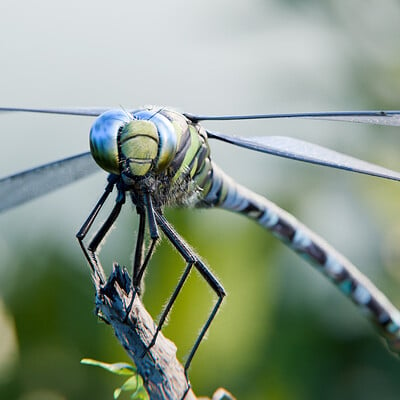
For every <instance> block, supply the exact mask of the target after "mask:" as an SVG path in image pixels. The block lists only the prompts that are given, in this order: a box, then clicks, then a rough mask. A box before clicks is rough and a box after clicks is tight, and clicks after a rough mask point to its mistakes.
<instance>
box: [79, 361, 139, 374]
mask: <svg viewBox="0 0 400 400" xmlns="http://www.w3.org/2000/svg"><path fill="white" fill-rule="evenodd" d="M81 364H86V365H93V366H95V367H100V368H104V369H105V370H107V371H110V372H112V373H113V374H116V375H135V374H136V373H137V370H136V367H134V366H133V365H131V364H127V363H114V364H109V363H105V362H101V361H97V360H93V359H91V358H83V359H82V360H81Z"/></svg>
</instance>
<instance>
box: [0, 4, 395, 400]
mask: <svg viewBox="0 0 400 400" xmlns="http://www.w3.org/2000/svg"><path fill="white" fill-rule="evenodd" d="M399 22H400V4H399V3H398V2H397V1H394V0H393V1H390V0H388V1H384V2H382V1H378V0H371V1H365V0H364V1H361V0H353V1H351V2H348V1H344V0H340V1H337V0H335V1H333V0H331V1H325V2H318V1H313V0H308V1H303V2H301V1H295V0H286V1H283V0H281V1H278V0H271V1H261V0H250V1H249V0H238V1H235V2H232V1H227V0H222V1H218V0H217V1H211V0H202V1H193V2H184V1H179V0H171V1H149V2H143V1H141V2H137V1H115V2H113V3H112V5H111V3H110V2H106V1H102V0H101V1H86V2H81V1H77V0H71V1H68V2H66V1H64V2H58V1H49V0H47V1H45V0H42V1H40V0H39V1H36V2H28V1H25V2H24V1H23V2H13V1H11V0H2V2H1V3H0V33H1V34H0V55H1V56H0V57H1V63H0V71H1V73H0V88H1V90H0V103H1V105H5V106H6V105H10V106H12V105H15V106H24V105H27V106H37V107H40V106H103V105H106V106H110V107H119V106H120V105H122V106H124V107H127V108H128V107H134V106H139V105H143V104H162V105H169V106H175V107H178V108H180V109H181V110H184V111H188V112H192V113H204V114H205V113H210V114H223V113H225V114H228V113H229V114H231V113H257V112H290V111H323V110H352V109H376V108H377V109H399V108H400V56H399V55H400V44H399V40H398V38H399V37H400V23H399ZM91 122H92V121H91V119H90V118H88V119H84V118H80V117H76V118H73V117H61V116H43V115H9V114H4V115H2V116H1V118H0V131H1V138H2V145H1V149H2V156H1V157H0V171H1V176H6V175H8V174H11V173H14V172H17V171H20V170H23V169H26V168H29V167H33V166H36V165H38V164H41V163H45V162H48V161H52V160H55V159H58V158H61V157H66V156H69V155H72V154H75V153H79V152H83V151H86V150H87V148H88V144H87V133H88V130H89V128H90V124H91ZM207 126H208V127H210V128H213V129H216V130H217V129H218V130H220V131H222V132H225V133H232V134H240V135H250V136H252V135H257V134H259V135H261V134H273V135H288V136H293V137H298V138H302V139H304V140H311V141H315V142H316V143H319V144H322V145H326V146H330V147H332V148H334V149H336V150H339V151H344V152H347V153H349V154H352V155H355V156H357V157H361V158H365V159H367V160H370V161H372V162H376V163H380V164H383V165H385V166H387V167H390V168H393V169H397V170H399V169H400V161H399V157H398V154H399V144H400V138H399V132H398V129H394V128H388V127H372V126H362V125H350V124H344V123H330V122H315V121H314V122H312V121H274V122H271V121H269V122H266V121H264V122H260V121H258V122H229V123H228V122H226V123H214V124H212V123H209V124H207ZM212 151H213V154H214V160H215V161H216V162H217V163H218V164H219V165H220V166H221V167H223V168H224V169H225V170H226V171H227V172H228V173H230V174H231V176H232V177H234V178H235V179H237V180H238V181H239V182H241V183H244V184H246V185H247V186H249V187H250V188H251V189H253V190H255V191H257V192H258V193H260V194H263V195H265V196H267V197H268V198H269V199H271V200H273V201H275V202H276V203H278V204H279V205H281V206H282V207H284V208H286V209H287V210H288V211H290V212H291V213H293V214H294V215H296V216H297V217H298V218H299V219H301V220H302V221H303V222H305V223H306V224H307V225H308V226H309V227H310V228H312V229H314V230H315V231H316V232H318V233H319V234H321V235H322V236H323V237H325V238H326V239H327V240H328V241H329V242H330V243H331V244H332V245H333V246H335V247H336V248H337V249H338V250H339V251H341V252H342V253H343V254H345V255H346V256H347V257H348V258H349V259H350V260H351V261H352V262H353V263H354V264H355V265H357V266H358V267H359V268H360V269H361V270H362V271H363V272H364V273H366V274H367V275H368V276H369V277H371V279H372V280H373V281H374V282H375V283H376V284H377V285H378V286H379V287H380V288H382V289H383V290H384V291H385V293H387V294H388V296H389V297H390V299H391V300H392V301H393V302H394V303H395V304H397V305H400V291H399V287H400V273H399V265H400V263H399V261H400V260H399V258H400V251H399V245H398V242H399V238H400V225H399V222H400V219H399V217H398V215H399V214H398V204H399V199H400V189H399V186H398V184H396V183H395V182H389V181H384V180H379V179H376V178H370V177H365V176H357V175H355V174H351V173H345V172H341V171H334V170H328V169H325V168H320V167H314V166H308V165H302V164H301V163H298V162H293V161H287V160H281V159H277V158H274V157H269V156H266V155H262V154H256V153H251V152H249V151H246V150H240V149H236V148H233V147H231V146H229V145H227V144H222V143H212ZM104 185H105V174H103V173H101V172H99V174H98V175H97V176H95V177H91V178H88V179H85V180H83V181H82V182H79V183H77V184H74V185H72V186H69V187H66V188H65V189H62V190H60V191H58V192H56V193H54V194H51V195H48V196H45V197H44V198H41V199H38V200H36V201H33V202H31V203H29V204H26V205H24V206H21V207H18V208H16V209H14V210H12V211H9V212H7V213H5V214H4V215H1V219H0V398H1V399H18V400H37V399H45V400H61V399H86V398H96V399H111V398H112V393H113V389H114V388H115V387H116V386H118V385H119V384H120V383H121V379H120V378H118V377H116V376H112V375H111V374H108V373H107V372H105V371H102V370H97V369H96V368H93V367H87V366H82V365H80V364H79V361H80V359H81V358H83V357H91V358H96V359H99V360H103V361H107V362H117V361H128V359H127V356H126V355H125V353H124V351H123V350H122V349H121V348H120V347H119V345H118V343H117V341H116V340H115V339H114V337H113V333H112V331H111V328H110V327H108V326H106V325H105V324H103V323H101V322H99V321H98V320H97V319H96V317H95V316H94V313H93V309H94V302H93V301H94V296H93V295H94V293H93V288H92V285H91V282H90V278H89V269H88V268H87V266H86V264H85V260H84V257H83V255H82V254H81V252H80V249H79V247H78V245H77V243H76V240H75V238H74V235H75V233H76V231H77V230H78V229H79V227H80V226H81V224H82V222H83V221H84V219H85V217H86V216H87V214H88V212H89V211H90V209H91V207H92V206H93V205H94V203H95V202H96V200H97V198H98V197H99V195H100V194H101V192H102V190H103V187H104ZM105 215H106V213H104V215H103V216H102V217H103V218H104V217H105ZM167 216H168V217H169V219H170V221H171V222H172V223H173V224H174V225H175V227H176V228H177V230H178V231H179V232H180V233H181V234H182V235H183V237H185V238H186V239H187V241H188V242H189V243H191V244H192V245H193V246H194V248H195V249H196V250H197V251H198V253H199V254H201V255H202V257H203V259H204V260H206V261H207V262H208V264H209V265H210V266H211V268H212V269H213V271H215V273H216V274H217V276H218V277H219V278H220V280H221V281H222V282H223V283H224V286H225V288H226V290H227V292H228V296H227V298H226V301H225V303H224V305H223V307H222V309H221V311H220V313H219V314H218V316H217V318H216V320H215V322H214V324H213V325H212V327H211V329H210V332H209V335H208V339H207V340H206V341H205V342H204V343H203V344H202V345H201V347H200V349H199V351H198V354H197V356H196V357H195V359H194V360H193V363H192V368H191V371H190V376H191V380H192V384H193V388H194V390H195V392H196V394H198V395H208V396H210V395H211V394H212V393H213V392H214V390H215V389H216V388H217V387H219V386H223V387H225V388H227V389H228V390H230V391H231V392H232V393H233V394H234V395H235V396H237V398H239V399H274V400H275V399H277V400H281V399H282V400H283V399H320V398H325V399H337V398H341V399H358V398H363V399H376V398H377V397H378V396H379V397H380V398H382V399H397V398H398V393H399V391H400V379H399V376H400V375H399V374H400V363H399V361H398V359H397V358H395V357H393V356H392V355H391V354H390V353H389V352H388V351H387V350H386V348H385V346H384V344H383V343H382V342H381V340H380V339H379V338H378V336H377V335H376V333H375V332H374V330H373V328H372V327H371V326H370V325H369V323H368V321H366V320H365V319H364V318H363V317H362V316H360V315H359V313H358V311H357V310H356V308H355V307H354V306H353V305H352V304H351V303H350V302H349V301H347V300H346V299H344V298H343V297H342V295H341V294H340V293H339V292H338V291H337V289H335V288H334V287H332V286H331V284H330V283H328V282H326V281H325V280H324V278H322V277H321V276H319V275H318V273H317V272H315V271H314V270H313V269H312V268H310V267H309V266H308V265H307V264H306V263H305V262H304V261H302V260H300V259H299V258H298V257H297V256H296V255H294V254H292V253H291V252H290V251H289V250H287V249H286V248H285V247H284V246H283V245H282V244H280V243H277V242H276V240H275V239H273V238H272V237H271V236H270V235H269V234H268V233H266V232H265V231H264V230H263V229H261V228H260V227H258V226H255V224H254V223H252V222H251V221H248V220H246V219H244V218H242V217H238V216H235V215H232V214H228V213H226V212H223V211H218V210H206V211H204V210H203V211H202V210H168V211H167ZM136 224H137V219H136V218H135V216H134V213H133V212H132V207H130V206H129V205H127V206H126V207H125V209H124V211H123V215H122V217H121V218H120V219H119V221H118V223H117V224H116V228H115V229H114V230H113V232H112V233H111V234H110V235H109V237H108V240H107V243H106V245H104V246H103V249H102V254H101V257H102V261H103V264H104V265H106V266H108V267H109V268H110V267H111V264H112V261H113V260H117V261H118V262H120V263H121V264H125V265H130V262H131V254H132V248H133V247H132V246H133V243H134V240H135V232H136ZM183 266H184V265H183V262H182V260H181V259H179V257H178V256H177V255H176V254H175V252H174V251H173V250H172V248H171V247H170V246H169V245H168V244H167V243H163V244H161V245H160V246H159V248H158V251H157V253H156V255H155V257H154V259H153V260H152V263H151V268H149V273H148V275H147V276H146V292H145V295H144V301H145V304H146V306H147V307H148V309H149V311H150V312H151V313H152V315H153V316H154V317H156V316H157V315H159V313H160V311H161V309H162V306H163V304H165V302H166V299H167V298H168V295H169V293H171V291H172V288H173V286H174V283H175V282H176V280H177V277H178V276H179V273H180V272H181V271H182V269H183ZM214 300H215V299H214V298H213V295H212V293H211V291H210V290H209V289H208V288H207V287H206V285H205V284H204V282H202V281H201V279H199V278H198V277H197V276H196V274H194V275H193V276H192V277H191V279H190V281H189V283H188V285H187V286H186V287H185V290H184V293H183V294H182V296H181V297H180V298H179V301H178V304H177V305H176V307H175V308H174V311H173V314H172V316H171V318H170V323H169V325H168V326H167V327H166V329H165V331H164V333H165V335H166V336H167V337H170V338H171V339H172V340H174V342H175V343H176V344H177V346H178V348H179V352H178V356H179V357H180V358H181V359H183V358H184V357H185V355H186V354H187V353H188V351H189V349H190V347H191V345H192V343H193V341H194V339H195V337H196V334H197V332H198V331H199V329H200V327H201V326H202V323H203V321H204V319H205V318H206V316H207V312H208V310H209V309H210V307H211V305H212V303H213V301H214Z"/></svg>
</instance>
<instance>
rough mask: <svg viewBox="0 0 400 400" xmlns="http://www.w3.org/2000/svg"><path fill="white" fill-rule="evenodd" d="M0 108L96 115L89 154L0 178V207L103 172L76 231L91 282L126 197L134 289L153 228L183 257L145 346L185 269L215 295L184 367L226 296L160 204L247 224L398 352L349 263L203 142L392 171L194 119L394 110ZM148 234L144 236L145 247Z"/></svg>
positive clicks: (326, 116)
mask: <svg viewBox="0 0 400 400" xmlns="http://www.w3.org/2000/svg"><path fill="white" fill-rule="evenodd" d="M0 111H1V112H32V113H45V114H46V113H50V114H61V115H62V114H63V115H70V116H73V115H80V116H88V117H96V119H95V121H94V122H93V125H92V128H91V131H90V152H85V153H83V154H79V155H76V156H73V157H69V158H66V159H62V160H58V161H55V162H52V163H48V164H45V165H42V166H39V167H37V168H33V169H30V170H27V171H24V172H20V173H17V174H15V175H12V176H8V177H5V178H3V179H1V180H0V211H5V210H8V209H10V208H12V207H15V206H17V205H19V204H22V203H24V202H27V201H29V200H31V199H34V198H37V197H39V196H43V195H45V194H46V193H48V192H51V191H53V190H55V189H57V188H60V187H62V186H64V185H66V184H68V183H71V182H74V181H77V180H78V179H80V178H83V177H85V176H87V175H90V174H92V173H95V172H96V171H98V170H99V168H98V167H99V166H100V167H101V168H102V169H104V170H105V171H107V172H108V174H109V175H108V181H107V184H106V188H105V191H104V193H103V194H102V195H101V197H100V199H99V200H98V202H97V203H96V205H95V206H94V208H93V209H92V211H91V212H90V214H89V216H88V218H87V220H86V221H85V222H84V223H83V225H82V227H81V229H80V230H79V231H78V233H77V238H78V241H79V244H80V246H81V248H82V251H83V253H84V255H85V257H86V259H87V262H88V264H89V266H90V268H91V270H92V275H93V276H94V279H95V280H96V281H97V282H98V283H99V284H100V285H104V284H105V280H106V278H105V276H104V274H102V273H100V272H99V271H103V270H102V268H99V267H100V261H99V258H98V249H99V247H100V245H101V243H103V242H104V240H105V237H106V234H107V232H108V231H109V230H110V228H111V227H112V225H113V224H114V222H115V220H116V219H117V218H118V215H119V213H120V210H121V208H122V206H123V204H124V203H125V201H126V197H127V196H129V197H130V200H131V201H132V203H133V205H134V206H135V208H136V212H137V214H138V216H139V227H138V233H137V238H136V248H135V252H134V260H133V268H132V285H133V289H134V290H135V292H136V293H138V294H140V292H141V283H142V280H143V277H144V272H145V270H146V268H147V266H148V264H149V261H150V259H151V256H152V255H153V253H154V250H155V247H156V244H157V242H158V241H159V240H160V232H159V230H161V231H162V232H163V233H164V235H165V237H166V238H167V239H168V240H169V241H170V242H171V244H172V245H173V246H174V247H175V248H176V249H177V251H178V252H179V253H180V255H181V256H182V257H183V259H184V260H185V262H186V268H185V270H184V272H183V274H182V276H181V277H180V279H179V282H178V283H177V285H176V287H175V289H174V291H173V293H172V295H171V297H170V299H169V301H168V302H167V304H166V306H165V308H164V310H163V312H162V314H161V316H160V319H159V321H158V326H157V330H156V334H155V337H154V338H153V341H152V344H154V343H155V340H156V337H157V334H158V332H160V330H161V328H162V327H163V324H164V322H165V320H166V318H167V316H168V314H169V312H170V310H171V308H172V306H173V304H174V302H175V300H176V298H177V296H178V295H179V292H180V290H181V289H182V286H183V285H184V283H185V281H186V279H187V277H188V276H189V274H190V272H191V271H192V269H193V268H195V269H197V270H198V272H199V273H200V275H201V276H202V277H203V278H204V279H205V281H206V282H207V283H208V285H209V286H210V287H211V289H212V290H213V291H214V292H215V294H216V296H217V301H216V303H215V305H214V306H213V308H212V310H211V312H210V314H209V316H208V318H207V320H206V322H205V324H204V325H203V327H202V329H201V331H200V333H199V335H198V337H197V339H196V341H195V343H194V345H193V347H192V349H191V351H190V354H189V356H188V358H187V361H186V363H185V372H186V373H187V370H188V368H189V366H190V363H191V361H192V359H193V356H194V354H195V352H196V350H197V349H198V347H199V345H200V343H201V341H202V339H203V337H204V335H205V334H206V332H207V330H208V328H209V326H210V324H211V322H212V321H213V319H214V317H215V315H216V314H217V311H218V309H219V307H220V305H221V303H222V301H223V299H224V297H225V294H226V293H225V289H224V287H223V285H222V283H221V282H220V281H219V280H218V279H217V278H216V277H215V276H214V274H213V273H212V272H211V270H210V269H209V267H208V266H207V265H206V264H205V263H204V262H203V261H202V260H201V258H199V256H198V255H197V254H196V253H195V252H194V251H193V250H192V249H191V247H190V246H189V245H188V244H187V243H186V242H185V240H184V239H183V238H182V237H181V236H180V235H179V234H178V232H177V231H176V230H175V229H174V227H173V226H172V225H171V223H170V222H169V221H168V220H167V219H166V218H165V216H164V214H163V209H164V208H165V207H193V208H212V207H220V208H223V209H225V210H229V211H233V212H235V213H238V214H242V215H245V216H246V217H248V218H250V219H252V220H254V221H255V222H256V223H258V224H259V225H261V226H262V227H263V228H265V229H266V230H268V231H269V232H271V233H272V235H273V236H274V237H276V238H277V239H279V240H280V241H282V242H283V243H284V244H285V245H287V246H288V247H289V248H291V249H292V250H294V251H295V252H296V253H298V254H299V255H300V256H301V257H303V258H304V259H306V260H307V261H308V262H309V263H310V264H311V265H313V266H314V267H315V268H316V269H317V270H318V271H319V272H321V273H322V274H323V275H325V276H326V277H327V278H328V279H329V280H330V281H331V282H332V283H333V284H334V285H336V286H337V287H338V288H339V290H340V291H341V292H342V293H343V294H344V295H345V296H347V297H348V298H349V299H350V300H352V301H353V302H354V303H355V304H356V305H357V306H358V307H359V308H360V309H361V310H362V311H363V312H364V313H366V314H367V315H368V316H369V318H370V319H371V320H372V322H373V323H374V324H375V325H376V326H377V327H378V329H379V331H380V333H381V334H382V336H383V337H385V338H386V340H387V341H388V344H389V346H390V347H391V348H392V349H393V350H394V351H398V350H399V349H400V312H399V311H398V310H397V309H396V307H395V306H394V305H392V304H391V303H390V301H389V300H388V299H387V298H386V297H385V295H384V294H383V293H382V292H381V291H380V290H379V289H378V288H377V287H376V286H375V285H374V284H373V283H372V282H371V281H370V280H369V279H368V278H367V277H365V276H364V275H363V274H362V273H361V272H360V271H359V270H358V269H357V268H356V267H355V266H354V265H353V264H352V263H351V262H350V261H348V260H347V259H346V258H345V257H344V256H342V255H341V254H340V253H338V252H337V251H336V250H335V249H334V248H332V247H331V246H330V245H329V244H328V243H326V242H325V241H324V240H323V239H322V238H321V237H319V236H318V235H317V234H315V233H314V232H312V231H311V230H310V229H308V228H307V227H306V226H305V225H303V224H302V223H300V222H299V221H298V220H297V219H296V218H295V217H294V216H292V215H290V214H289V213H288V212H286V211H284V210H283V209H281V208H279V207H278V206H277V205H276V204H274V203H272V202H271V201H269V200H267V199H266V198H265V197H263V196H261V195H258V194H256V193H253V192H252V191H250V190H249V189H247V188H245V187H243V186H241V185H240V184H238V183H237V182H235V181H234V180H233V179H232V178H230V177H229V176H228V175H227V174H226V173H225V172H224V171H222V170H221V169H220V168H219V167H218V166H217V164H215V162H214V161H213V160H212V159H211V155H210V147H209V141H211V140H219V141H223V142H226V143H230V144H232V145H235V146H239V147H243V148H246V149H250V150H253V151H258V152H263V153H267V154H271V155H275V156H280V157H284V158H289V159H293V160H299V161H303V162H307V163H312V164H318V165H323V166H327V167H331V168H338V169H342V170H347V171H353V172H358V173H362V174H368V175H372V176H376V177H378V178H385V179H390V180H395V181H399V180H400V173H398V172H396V171H392V170H389V169H387V168H384V167H381V166H377V165H374V164H371V163H369V162H366V161H363V160H359V159H356V158H354V157H350V156H348V155H345V154H342V153H338V152H336V151H333V150H330V149H327V148H325V147H322V146H319V145H316V144H313V143H310V142H306V141H302V140H298V139H294V138H290V137H281V136H263V137H239V136H231V135H226V134H222V133H220V132H215V131H211V130H209V129H206V128H205V127H204V126H203V125H202V124H200V122H203V121H223V120H250V119H278V118H292V119H293V118H303V119H312V120H333V121H347V122H356V123H366V124H377V125H389V126H399V125H400V111H357V112H319V113H314V112H313V113H297V114H258V115H223V116H207V115H196V114H189V113H179V112H177V111H174V110H172V109H169V108H166V107H155V106H152V107H143V108H138V109H133V110H124V109H108V108H40V109H37V108H14V107H0ZM114 188H115V189H116V192H117V195H116V198H115V204H114V206H113V209H112V211H111V212H110V214H109V216H108V218H107V219H106V221H105V222H104V223H103V224H102V225H101V226H100V228H99V229H98V230H97V232H96V233H95V235H94V237H93V238H92V239H91V240H90V242H89V244H88V245H87V244H86V243H85V242H86V241H85V238H86V236H87V234H88V232H89V230H90V229H91V227H92V225H93V223H94V221H95V220H96V217H97V215H98V213H99V211H100V209H101V208H102V206H103V205H104V203H105V202H106V200H107V198H108V196H109V195H110V193H111V192H112V191H113V189H114ZM146 236H148V237H149V238H150V240H149V242H148V245H146V240H145V238H146Z"/></svg>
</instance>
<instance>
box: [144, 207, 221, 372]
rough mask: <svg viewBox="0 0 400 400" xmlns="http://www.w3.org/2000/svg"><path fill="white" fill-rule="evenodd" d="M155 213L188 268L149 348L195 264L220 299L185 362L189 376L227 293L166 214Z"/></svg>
mask: <svg viewBox="0 0 400 400" xmlns="http://www.w3.org/2000/svg"><path fill="white" fill-rule="evenodd" d="M154 214H155V218H156V221H157V224H158V226H159V227H160V228H161V230H162V231H163V232H164V234H165V235H166V236H167V237H168V239H169V240H170V242H171V243H172V244H173V245H174V247H175V248H176V249H177V250H178V252H179V253H180V254H181V255H182V257H183V258H184V259H185V261H186V262H187V265H186V268H185V270H184V272H183V274H182V276H181V278H180V280H179V282H178V284H177V286H176V287H175V289H174V292H173V293H172V295H171V298H170V299H169V301H168V303H167V305H166V307H165V308H164V310H163V312H162V315H161V317H160V320H159V322H158V326H157V330H156V333H155V335H154V337H153V339H152V341H151V343H150V345H149V346H148V350H149V349H150V348H151V347H152V346H153V345H154V343H155V342H156V340H157V335H158V333H159V332H160V331H161V329H162V326H163V324H164V322H165V320H166V318H167V316H168V314H169V312H170V311H171V308H172V306H173V304H174V302H175V300H176V298H177V296H178V294H179V292H180V291H181V289H182V287H183V284H184V283H185V281H186V279H187V277H188V276H189V273H190V271H191V270H192V268H193V266H194V267H195V268H196V269H197V270H198V271H199V272H200V274H201V276H202V277H203V278H204V279H205V280H206V281H207V283H208V284H209V285H210V287H211V288H212V289H213V290H214V292H215V293H216V294H217V296H218V300H217V302H216V304H215V305H214V307H213V309H212V311H211V313H210V315H209V317H208V318H207V321H206V323H205V324H204V326H203V328H202V329H201V331H200V334H199V335H198V337H197V339H196V341H195V343H194V345H193V347H192V349H191V351H190V354H189V356H188V359H187V361H186V363H185V374H186V377H187V371H188V369H189V367H190V363H191V361H192V359H193V356H194V354H195V352H196V351H197V349H198V347H199V345H200V343H201V341H202V339H203V338H204V335H205V334H206V332H207V330H208V328H209V326H210V324H211V322H212V320H213V319H214V317H215V315H216V313H217V311H218V309H219V307H220V305H221V303H222V300H223V298H224V297H225V294H226V293H225V289H224V288H223V286H222V285H221V283H220V282H219V281H218V279H217V278H216V277H215V276H214V275H213V273H212V272H211V271H210V270H209V269H208V268H207V266H206V265H205V264H204V263H203V262H202V261H201V260H200V259H199V257H198V256H197V255H196V254H195V253H194V252H193V250H192V249H191V248H190V247H189V246H188V245H187V244H186V243H185V241H184V240H183V239H182V238H181V237H180V236H179V235H178V233H177V232H176V231H175V229H174V228H173V227H172V226H171V225H170V224H169V222H168V221H167V220H166V219H165V218H164V216H163V215H162V214H160V213H158V212H157V211H156V210H154Z"/></svg>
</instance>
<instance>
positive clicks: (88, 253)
mask: <svg viewBox="0 0 400 400" xmlns="http://www.w3.org/2000/svg"><path fill="white" fill-rule="evenodd" d="M118 181H119V177H118V176H116V175H112V174H111V175H109V177H108V182H109V183H108V185H107V186H106V188H105V190H104V193H103V195H102V196H101V197H100V199H99V201H98V202H97V204H96V206H95V207H94V208H93V210H92V211H91V213H90V214H89V217H88V218H87V219H86V221H85V222H84V224H83V225H82V227H81V229H80V230H79V232H78V233H77V234H76V237H77V239H78V242H79V245H80V246H81V249H82V251H83V253H84V255H85V257H86V259H87V260H88V262H89V266H90V268H91V269H92V273H93V275H94V277H95V279H98V280H99V281H100V283H101V284H104V282H105V278H104V276H103V272H102V270H101V269H100V268H99V262H98V260H97V256H96V250H97V247H98V246H99V244H100V242H101V241H102V239H103V238H104V236H105V235H106V234H107V232H108V231H109V229H110V228H111V226H112V224H113V223H114V221H115V219H116V218H117V216H118V214H119V212H120V210H121V207H122V204H123V203H124V202H125V194H124V192H123V190H122V189H121V188H119V189H118V196H117V200H116V204H115V206H114V208H113V210H112V211H111V213H110V215H109V217H108V218H107V220H106V222H105V223H104V224H103V225H102V226H101V228H100V229H99V231H98V232H97V234H96V236H95V237H94V238H93V240H92V241H91V242H90V244H89V246H88V247H87V248H86V246H85V244H84V242H83V241H84V239H85V237H86V235H87V233H88V232H89V230H90V228H91V227H92V225H93V222H94V221H95V219H96V217H97V215H98V213H99V212H100V210H101V208H102V207H103V205H104V203H105V201H106V200H107V198H108V196H109V195H110V193H111V192H112V190H113V188H114V186H115V185H116V184H117V183H118Z"/></svg>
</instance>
